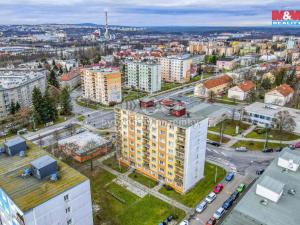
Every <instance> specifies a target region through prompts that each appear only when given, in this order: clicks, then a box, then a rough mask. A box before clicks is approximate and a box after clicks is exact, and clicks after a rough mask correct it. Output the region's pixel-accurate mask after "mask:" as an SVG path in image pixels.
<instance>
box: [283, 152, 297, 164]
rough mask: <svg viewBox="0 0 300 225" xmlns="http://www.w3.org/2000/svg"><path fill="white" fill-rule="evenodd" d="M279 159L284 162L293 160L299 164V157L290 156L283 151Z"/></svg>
mask: <svg viewBox="0 0 300 225" xmlns="http://www.w3.org/2000/svg"><path fill="white" fill-rule="evenodd" d="M280 158H283V159H285V160H293V162H295V163H297V164H300V156H298V155H295V154H291V153H289V152H288V151H285V152H284V153H283V154H282V155H281V156H280Z"/></svg>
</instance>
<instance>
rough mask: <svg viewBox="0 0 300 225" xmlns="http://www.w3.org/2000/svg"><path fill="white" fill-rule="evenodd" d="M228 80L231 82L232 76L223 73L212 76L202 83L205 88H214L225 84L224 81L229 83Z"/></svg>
mask: <svg viewBox="0 0 300 225" xmlns="http://www.w3.org/2000/svg"><path fill="white" fill-rule="evenodd" d="M230 82H232V78H231V77H230V76H228V75H223V76H221V77H218V78H213V79H210V80H208V81H206V82H205V83H204V87H206V88H207V89H211V88H214V87H217V86H220V85H223V84H226V83H230Z"/></svg>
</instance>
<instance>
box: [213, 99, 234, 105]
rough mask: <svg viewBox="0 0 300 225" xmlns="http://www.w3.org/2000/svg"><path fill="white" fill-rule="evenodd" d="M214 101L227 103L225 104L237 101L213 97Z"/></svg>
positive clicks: (232, 103)
mask: <svg viewBox="0 0 300 225" xmlns="http://www.w3.org/2000/svg"><path fill="white" fill-rule="evenodd" d="M214 102H216V103H222V104H227V105H238V102H234V101H231V100H225V99H222V98H215V99H214Z"/></svg>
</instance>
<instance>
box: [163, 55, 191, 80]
mask: <svg viewBox="0 0 300 225" xmlns="http://www.w3.org/2000/svg"><path fill="white" fill-rule="evenodd" d="M160 64H161V78H162V80H164V81H166V82H176V83H185V82H188V81H190V79H191V66H192V58H191V57H190V55H188V54H187V55H182V56H180V55H177V56H168V57H162V58H160Z"/></svg>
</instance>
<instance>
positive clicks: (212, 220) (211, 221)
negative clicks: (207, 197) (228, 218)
mask: <svg viewBox="0 0 300 225" xmlns="http://www.w3.org/2000/svg"><path fill="white" fill-rule="evenodd" d="M216 223H217V220H216V219H215V218H214V217H211V218H210V219H209V220H208V221H207V222H206V225H215V224H216Z"/></svg>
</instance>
